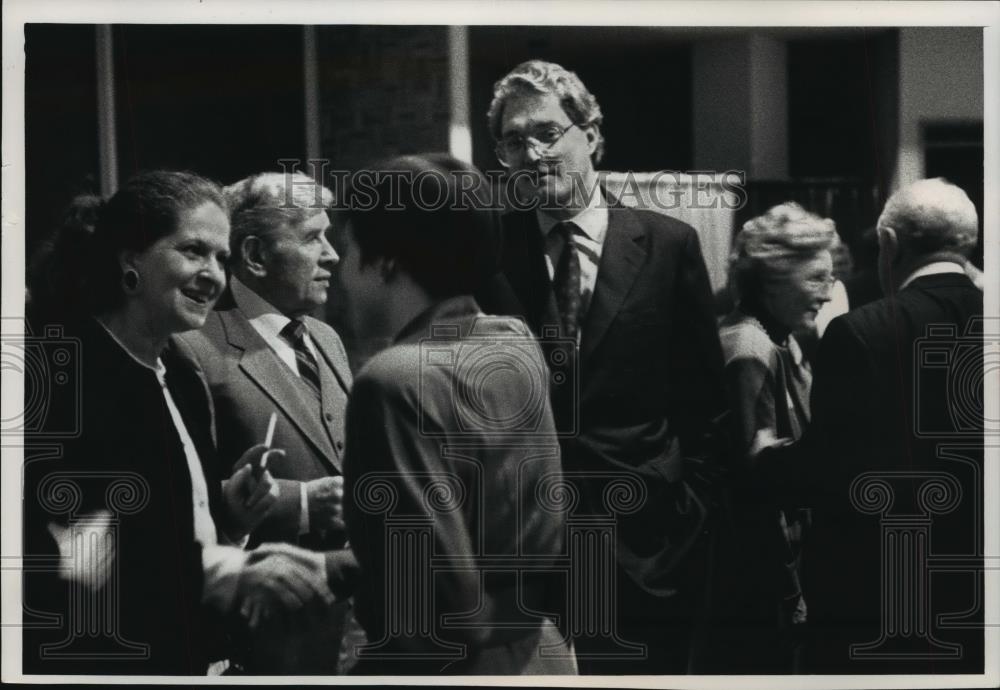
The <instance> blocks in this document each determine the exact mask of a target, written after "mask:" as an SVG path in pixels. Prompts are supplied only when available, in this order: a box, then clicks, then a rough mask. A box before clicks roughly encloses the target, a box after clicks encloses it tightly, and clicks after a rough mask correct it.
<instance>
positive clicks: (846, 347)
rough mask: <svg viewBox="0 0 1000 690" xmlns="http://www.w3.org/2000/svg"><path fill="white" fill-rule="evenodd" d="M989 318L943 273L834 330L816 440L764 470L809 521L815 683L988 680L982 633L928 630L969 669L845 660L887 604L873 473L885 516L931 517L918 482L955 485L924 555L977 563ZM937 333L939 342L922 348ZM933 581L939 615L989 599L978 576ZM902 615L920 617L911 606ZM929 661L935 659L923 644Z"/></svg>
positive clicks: (817, 400)
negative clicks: (979, 674)
mask: <svg viewBox="0 0 1000 690" xmlns="http://www.w3.org/2000/svg"><path fill="white" fill-rule="evenodd" d="M982 310H983V295H982V292H980V291H979V290H978V289H976V288H975V286H974V285H973V284H972V282H971V281H970V280H969V279H968V278H967V277H966V276H965V275H963V274H938V275H929V276H925V277H922V278H918V279H916V280H914V281H913V282H912V283H911V284H910V285H908V286H907V287H906V288H905V289H903V290H902V291H900V292H899V293H898V294H896V295H895V297H893V298H886V299H881V300H879V301H877V302H872V303H870V304H867V305H864V306H863V307H861V308H859V309H855V310H852V311H851V312H849V313H847V314H845V315H843V316H841V317H839V318H837V319H834V321H833V322H831V324H830V326H829V327H828V328H827V331H826V333H825V334H824V336H823V339H822V341H821V342H820V347H819V352H818V355H817V359H816V362H815V365H814V377H813V390H812V398H811V407H812V422H811V425H810V427H809V429H808V430H807V432H806V434H805V436H804V437H803V439H802V440H801V441H800V442H799V443H797V444H795V445H793V446H789V447H786V448H782V449H777V450H772V451H766V452H765V453H764V454H762V455H761V457H760V459H759V463H760V465H761V467H762V468H763V469H765V470H766V479H765V484H764V486H762V487H761V488H762V490H767V489H768V488H769V487H771V488H774V489H775V490H776V491H777V492H778V494H779V496H783V497H785V498H789V499H794V500H799V501H802V502H804V503H806V504H812V505H813V506H814V509H815V510H814V523H813V531H812V534H811V535H810V538H809V539H808V540H807V541H806V542H805V544H804V548H805V553H804V556H803V563H804V569H805V582H804V588H805V595H806V600H807V601H808V603H809V607H810V613H809V616H810V626H811V627H813V628H814V629H815V631H816V642H815V645H814V652H815V654H813V657H814V664H813V666H814V669H813V670H815V671H817V672H852V673H859V672H887V671H893V670H895V672H921V671H928V670H933V671H935V672H941V673H948V672H951V673H958V672H968V671H970V670H972V669H974V668H975V666H976V664H977V663H978V664H979V668H980V669H981V668H982V666H981V664H982V644H983V641H982V630H981V629H979V630H978V631H977V630H971V631H970V630H966V631H961V630H958V631H956V630H951V631H947V630H940V629H937V628H936V624H935V623H933V622H932V623H931V626H932V630H934V634H935V635H936V636H937V637H938V638H939V639H951V640H959V641H962V642H963V644H964V653H963V656H962V658H961V659H953V660H950V661H949V660H944V661H942V660H940V659H933V658H931V659H926V660H920V659H914V660H912V661H907V662H900V663H901V665H900V666H898V667H895V668H894V669H893V668H890V667H889V666H887V665H886V662H873V661H862V660H855V661H853V662H852V661H851V659H850V658H849V656H848V647H849V645H850V644H852V643H865V642H871V641H874V640H877V639H878V638H879V635H880V618H879V614H880V611H881V610H882V605H883V603H884V597H885V596H886V594H883V593H882V592H881V589H880V587H881V585H880V576H881V570H880V569H881V567H882V564H881V563H882V551H883V544H882V541H881V538H882V536H881V534H882V532H881V524H880V513H879V511H875V512H874V514H872V512H871V511H866V510H863V509H862V508H863V507H864V504H865V503H878V496H879V495H880V491H879V490H878V489H872V488H871V487H869V491H868V492H867V493H865V492H862V491H861V485H860V484H859V485H856V486H855V489H854V496H853V498H852V484H853V483H854V482H855V480H859V481H864V477H862V476H861V475H863V474H865V473H872V475H871V478H872V479H881V480H882V481H884V482H885V483H886V484H887V485H888V486H889V487H890V490H891V492H892V494H893V499H892V502H891V504H890V505H888V506H886V507H885V508H886V513H885V514H887V515H900V514H912V515H919V514H921V513H925V507H926V506H925V505H924V504H925V503H926V495H924V498H921V486H922V485H923V481H924V480H923V479H921V478H920V475H923V476H926V475H927V473H945V474H948V475H951V476H952V477H953V479H954V480H955V482H957V484H955V485H952V486H951V487H950V488H945V489H944V494H945V495H948V494H952V495H954V493H955V488H956V486H957V490H958V492H959V493H960V496H961V498H960V500H959V501H958V503H957V505H956V506H955V507H954V508H953V510H951V512H948V513H947V514H944V515H939V514H935V515H932V517H931V524H930V542H929V544H928V545H927V546H928V547H929V551H930V553H933V554H949V553H950V554H972V561H975V557H976V554H982V548H983V546H982V536H981V521H982V512H981V505H982V483H981V482H982V475H981V473H982V444H983V425H982V408H981V407H980V408H978V411H977V410H976V409H975V405H974V404H973V405H972V406H971V408H970V407H969V401H975V400H982V394H983V390H982V386H983V375H982V366H983V359H982V352H983V350H982V348H983V343H982V331H981V329H980V330H979V332H978V335H977V334H975V333H973V334H969V333H968V331H967V329H968V328H969V326H970V324H973V323H974V321H973V320H974V318H975V317H981V316H982ZM929 327H933V328H935V329H938V331H939V332H940V331H941V330H942V329H943V331H944V332H945V334H944V335H932V336H931V337H928V328H929ZM928 352H930V353H931V355H930V356H929V357H928V356H927V355H926V354H925V353H928ZM970 409H971V412H970ZM977 415H978V418H977ZM949 444H950V445H951V446H952V447H951V448H950V449H948V448H947V446H948V445H949ZM901 473H905V474H906V475H909V476H901ZM914 475H917V476H914ZM977 525H980V526H979V527H977ZM899 567H906V566H905V565H900V566H899ZM899 577H900V578H902V577H904V575H902V574H900V576H899ZM928 581H929V583H930V586H931V592H930V600H929V601H930V602H931V603H930V605H931V606H932V608H933V610H934V611H935V612H937V613H945V612H949V611H951V612H955V611H957V610H961V609H964V608H967V607H971V606H973V603H974V594H975V591H976V588H977V587H981V586H982V580H981V575H979V576H975V575H972V574H970V573H953V574H951V575H935V576H934V577H931V578H930V579H929V580H928ZM980 591H981V590H980ZM904 606H906V607H907V609H908V610H910V613H911V614H912V613H913V611H912V610H911V609H912V608H913V606H912V604H910V603H907V604H904ZM973 618H974V616H973ZM979 620H980V621H982V611H981V609H980V612H979ZM924 651H931V645H930V644H929V643H928V646H927V647H926V649H925V650H924ZM977 659H978V661H977ZM880 663H881V665H880Z"/></svg>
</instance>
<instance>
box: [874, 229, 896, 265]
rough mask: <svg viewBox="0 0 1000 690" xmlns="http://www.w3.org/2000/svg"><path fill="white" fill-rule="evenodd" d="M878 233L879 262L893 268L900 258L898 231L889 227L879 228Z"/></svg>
mask: <svg viewBox="0 0 1000 690" xmlns="http://www.w3.org/2000/svg"><path fill="white" fill-rule="evenodd" d="M876 232H877V233H878V254H879V261H880V262H881V263H884V264H885V265H886V266H892V265H893V264H894V263H896V259H898V258H899V237H897V236H896V231H895V230H893V229H892V228H891V227H889V226H888V225H882V226H879V228H878V229H877V231H876Z"/></svg>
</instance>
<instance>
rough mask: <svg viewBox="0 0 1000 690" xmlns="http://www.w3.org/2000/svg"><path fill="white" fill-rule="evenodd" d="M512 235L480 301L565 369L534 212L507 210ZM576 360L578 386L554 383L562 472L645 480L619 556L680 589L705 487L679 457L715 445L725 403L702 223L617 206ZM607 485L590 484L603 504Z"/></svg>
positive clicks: (622, 529)
mask: <svg viewBox="0 0 1000 690" xmlns="http://www.w3.org/2000/svg"><path fill="white" fill-rule="evenodd" d="M503 232H504V235H503V248H502V257H501V270H500V272H499V273H498V274H497V275H496V276H494V277H493V278H492V280H491V281H490V282H489V284H488V285H486V286H485V287H484V288H483V289H482V290H481V291H480V294H479V295H478V296H477V299H479V301H480V304H481V305H482V307H483V310H484V311H485V312H487V313H495V314H509V315H516V316H520V317H522V318H524V319H525V320H526V322H527V323H528V325H529V326H530V328H531V329H532V331H533V332H534V333H535V334H536V335H539V336H542V344H543V349H544V350H545V351H546V354H547V357H548V359H549V362H548V363H549V365H550V366H551V367H552V368H553V372H554V373H555V372H556V371H557V370H559V369H561V368H562V369H564V368H563V367H561V365H560V364H559V358H561V357H562V355H556V354H554V353H555V351H556V350H562V351H563V352H566V351H567V348H566V346H565V345H563V346H560V345H559V344H558V342H557V339H554V338H551V337H548V334H547V333H546V330H547V329H549V328H558V325H557V324H558V323H559V316H558V310H557V307H556V302H555V296H554V293H553V290H552V283H551V280H550V278H549V275H548V270H547V268H546V265H545V249H544V242H543V237H542V235H541V232H540V230H539V227H538V223H537V218H536V215H535V213H534V212H533V211H527V212H525V211H521V212H512V213H508V214H506V215H505V216H504V217H503ZM572 349H573V348H572V347H570V348H569V350H568V351H569V352H570V353H571V354H572ZM577 364H578V367H579V369H578V375H577V376H575V377H574V376H573V375H572V370H569V371H563V373H564V374H566V375H567V379H566V380H567V381H569V382H570V384H568V385H567V384H559V383H558V381H556V382H555V383H554V385H553V403H554V407H555V414H556V420H557V424H558V426H559V430H560V432H561V433H562V434H563V439H562V452H563V467H564V469H566V470H567V471H573V472H587V473H590V474H591V475H592V476H596V475H595V473H610V472H613V473H626V474H627V475H629V476H632V477H636V478H639V479H641V480H642V481H643V482H644V483H645V488H646V495H647V499H646V502H645V504H644V506H643V507H642V508H641V509H640V510H639V511H638V512H636V513H634V514H631V515H623V516H619V522H618V535H619V544H618V558H619V562H620V564H621V565H622V566H623V567H624V568H625V569H626V571H627V572H628V573H629V574H630V575H631V577H632V578H633V579H634V580H635V581H636V582H637V583H638V584H639V585H640V586H641V587H643V588H644V589H646V590H647V591H649V592H651V593H656V592H663V593H667V592H671V591H673V590H674V587H675V586H676V584H677V583H676V582H671V581H670V580H669V578H668V577H667V576H668V574H669V573H671V571H672V570H673V569H674V566H675V565H676V563H675V562H674V558H675V556H676V554H678V553H680V552H682V551H683V549H680V550H678V548H677V547H678V543H679V542H680V540H684V539H688V538H689V537H690V536H691V535H692V533H693V534H697V533H698V530H697V527H695V528H694V529H693V530H692V526H691V525H684V526H683V528H682V524H683V523H686V522H689V521H690V519H691V516H693V515H695V514H696V513H698V511H697V510H694V509H693V506H692V504H691V502H692V501H696V500H698V498H697V496H696V494H695V493H694V492H692V491H690V490H689V489H690V486H689V485H687V484H686V483H685V482H682V481H680V480H681V479H682V478H684V477H685V474H686V472H685V469H684V465H685V463H684V462H683V461H682V458H683V457H684V456H688V457H694V456H697V455H699V454H701V453H704V452H705V451H706V449H707V443H706V437H707V436H708V435H709V434H710V433H711V432H712V430H713V420H714V419H716V418H718V417H719V416H720V415H722V414H723V413H724V412H725V409H726V397H725V385H724V380H723V361H722V352H721V348H720V345H719V336H718V332H717V329H716V324H715V318H714V316H713V302H712V292H711V289H710V286H709V281H708V274H707V271H706V269H705V264H704V260H703V258H702V255H701V250H700V247H699V244H698V238H697V235H696V233H695V231H694V229H693V228H691V227H690V226H689V225H686V224H685V223H682V222H680V221H677V220H674V219H672V218H668V217H666V216H663V215H660V214H657V213H653V212H650V211H641V210H634V209H627V208H624V207H622V206H619V205H617V204H612V207H611V208H610V209H609V219H608V232H607V235H606V238H605V243H604V247H603V251H602V254H601V261H600V266H599V269H598V274H597V282H596V286H595V290H594V294H593V297H592V299H591V304H590V307H589V310H588V312H587V314H586V315H585V317H584V320H583V322H582V325H581V339H580V344H579V356H578V359H577ZM606 481H607V480H606V479H593V480H590V481H588V482H585V486H584V490H585V492H586V493H589V494H590V496H591V498H592V500H593V501H594V502H598V501H601V500H602V499H601V495H602V491H603V487H604V484H605V482H606ZM594 509H595V510H599V511H600V512H603V510H602V509H601V508H600V507H599V506H597V505H595V506H594Z"/></svg>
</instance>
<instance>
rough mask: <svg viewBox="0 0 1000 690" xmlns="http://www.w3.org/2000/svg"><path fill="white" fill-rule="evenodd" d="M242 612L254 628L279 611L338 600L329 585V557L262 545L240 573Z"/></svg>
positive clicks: (291, 548)
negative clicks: (311, 603)
mask: <svg viewBox="0 0 1000 690" xmlns="http://www.w3.org/2000/svg"><path fill="white" fill-rule="evenodd" d="M238 596H239V597H240V599H241V600H242V605H241V608H240V612H241V613H242V614H243V616H244V617H245V618H246V619H247V621H248V624H249V626H250V627H251V628H256V627H257V626H258V625H259V624H260V622H261V621H263V620H264V619H266V618H268V617H270V616H272V615H274V614H275V613H276V612H278V611H289V612H291V611H297V610H299V609H300V608H302V607H303V606H304V605H306V604H308V603H309V602H311V601H313V600H315V599H319V600H320V601H322V602H323V603H324V604H326V605H329V604H332V603H333V602H334V601H335V600H336V597H334V595H333V592H331V591H330V588H329V586H328V585H327V582H326V558H325V556H324V555H323V554H322V553H317V552H313V551H306V550H305V549H300V548H299V547H297V546H292V545H290V544H263V545H262V546H260V547H258V548H257V549H255V550H253V551H251V552H250V554H249V556H248V558H247V564H246V566H245V567H244V569H243V572H242V573H241V574H240V580H239V586H238Z"/></svg>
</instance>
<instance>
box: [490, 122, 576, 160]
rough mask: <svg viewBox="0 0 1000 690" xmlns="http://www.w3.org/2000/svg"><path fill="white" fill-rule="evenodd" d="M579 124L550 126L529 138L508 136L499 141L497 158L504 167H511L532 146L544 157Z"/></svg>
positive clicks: (539, 129) (535, 132)
mask: <svg viewBox="0 0 1000 690" xmlns="http://www.w3.org/2000/svg"><path fill="white" fill-rule="evenodd" d="M576 126H577V124H576V123H575V122H574V123H573V124H571V125H570V126H569V127H565V128H564V127H559V126H557V125H549V126H548V127H540V128H538V129H536V130H534V131H533V132H531V133H530V134H528V136H521V135H520V134H508V135H507V136H505V137H504V138H502V139H500V140H499V141H497V145H496V149H495V151H496V154H497V158H498V159H499V160H500V162H501V163H502V164H503V165H511V164H512V161H514V160H516V159H517V157H518V156H520V155H521V154H522V153H524V152H525V151H526V150H527V149H528V147H529V146H530V147H531V148H532V149H534V150H535V152H536V153H537V154H538V155H540V156H542V155H545V154H546V153H548V151H549V149H551V148H552V147H553V146H555V145H556V144H557V143H559V140H560V139H562V138H563V136H564V135H565V134H566V132H568V131H569V130H571V129H573V128H574V127H576Z"/></svg>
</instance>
